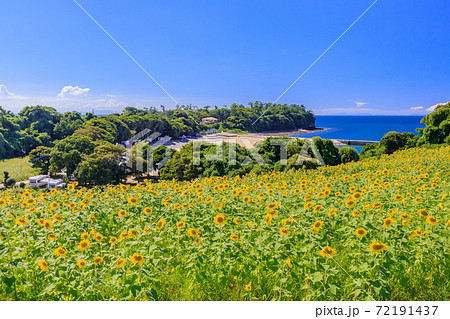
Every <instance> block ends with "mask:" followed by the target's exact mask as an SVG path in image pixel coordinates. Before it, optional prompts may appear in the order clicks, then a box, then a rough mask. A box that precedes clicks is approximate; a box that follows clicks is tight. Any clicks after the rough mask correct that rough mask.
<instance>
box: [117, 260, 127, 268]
mask: <svg viewBox="0 0 450 319" xmlns="http://www.w3.org/2000/svg"><path fill="white" fill-rule="evenodd" d="M126 262H127V261H126V260H125V259H123V258H120V259H119V260H118V261H117V262H116V266H117V268H122V267H123V266H125V264H126Z"/></svg>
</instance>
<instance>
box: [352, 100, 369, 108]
mask: <svg viewBox="0 0 450 319" xmlns="http://www.w3.org/2000/svg"><path fill="white" fill-rule="evenodd" d="M355 104H356V107H357V108H358V109H359V108H360V107H361V106H364V105H366V104H368V103H366V102H360V101H356V102H355Z"/></svg>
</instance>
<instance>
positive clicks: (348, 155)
mask: <svg viewBox="0 0 450 319" xmlns="http://www.w3.org/2000/svg"><path fill="white" fill-rule="evenodd" d="M339 156H340V158H341V163H343V164H345V163H349V162H357V161H359V155H358V152H357V151H356V150H355V149H354V148H353V147H342V148H340V149H339Z"/></svg>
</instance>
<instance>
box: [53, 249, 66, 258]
mask: <svg viewBox="0 0 450 319" xmlns="http://www.w3.org/2000/svg"><path fill="white" fill-rule="evenodd" d="M53 253H54V254H55V255H57V256H60V257H65V256H66V255H67V251H66V250H65V249H64V248H62V247H59V248H56V249H55V250H53Z"/></svg>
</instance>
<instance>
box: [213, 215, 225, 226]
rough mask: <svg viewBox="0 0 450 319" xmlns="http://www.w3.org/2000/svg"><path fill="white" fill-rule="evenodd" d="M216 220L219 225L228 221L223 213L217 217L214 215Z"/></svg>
mask: <svg viewBox="0 0 450 319" xmlns="http://www.w3.org/2000/svg"><path fill="white" fill-rule="evenodd" d="M214 222H215V223H216V224H217V225H223V224H225V223H226V222H227V217H226V216H225V215H223V214H219V215H217V216H216V217H214Z"/></svg>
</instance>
